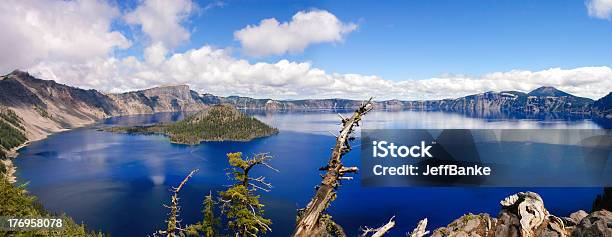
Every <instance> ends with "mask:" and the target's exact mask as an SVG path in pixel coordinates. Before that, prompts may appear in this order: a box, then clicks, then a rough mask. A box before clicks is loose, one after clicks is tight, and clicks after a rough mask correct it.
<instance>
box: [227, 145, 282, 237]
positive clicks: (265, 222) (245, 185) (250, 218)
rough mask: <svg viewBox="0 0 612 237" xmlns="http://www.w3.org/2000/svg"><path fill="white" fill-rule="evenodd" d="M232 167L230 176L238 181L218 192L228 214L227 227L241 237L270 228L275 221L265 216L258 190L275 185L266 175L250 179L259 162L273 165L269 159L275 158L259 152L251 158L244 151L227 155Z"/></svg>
mask: <svg viewBox="0 0 612 237" xmlns="http://www.w3.org/2000/svg"><path fill="white" fill-rule="evenodd" d="M227 158H228V160H229V163H230V165H231V166H232V169H231V171H230V173H228V174H230V175H232V176H233V179H234V180H235V181H236V183H235V184H234V185H232V186H231V187H229V188H228V189H227V190H226V191H222V192H219V195H220V200H221V203H222V213H223V214H225V216H226V217H227V220H228V223H227V226H228V227H229V228H230V229H231V230H233V231H234V232H235V233H236V235H240V236H244V237H246V236H257V234H259V233H266V232H268V231H271V230H272V229H271V228H270V225H271V224H272V221H271V220H270V219H267V218H265V217H264V216H263V215H264V210H263V207H264V205H263V204H262V203H261V202H260V201H259V198H260V197H259V195H256V194H255V192H256V191H257V190H263V191H266V192H268V191H270V188H272V185H271V184H270V183H267V182H266V181H265V177H259V178H251V177H249V172H250V171H251V169H252V168H253V167H255V166H257V165H263V166H266V167H268V168H270V169H273V170H275V171H277V170H276V169H274V168H272V167H271V166H270V165H269V164H268V163H267V162H268V161H269V160H270V159H272V157H271V156H269V155H268V154H258V155H256V156H254V157H253V158H251V159H243V158H242V153H240V152H237V153H229V154H227Z"/></svg>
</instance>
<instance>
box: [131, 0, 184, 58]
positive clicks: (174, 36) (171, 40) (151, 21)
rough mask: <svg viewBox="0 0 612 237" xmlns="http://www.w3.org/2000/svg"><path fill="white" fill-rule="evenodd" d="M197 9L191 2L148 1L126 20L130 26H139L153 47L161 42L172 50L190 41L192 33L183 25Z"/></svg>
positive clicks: (180, 0)
mask: <svg viewBox="0 0 612 237" xmlns="http://www.w3.org/2000/svg"><path fill="white" fill-rule="evenodd" d="M195 8H196V5H195V4H194V3H193V2H192V1H191V0H176V1H167V0H146V1H144V2H142V3H141V4H140V5H138V7H136V9H134V11H132V12H129V13H127V14H126V15H125V16H124V18H125V21H126V22H127V23H128V24H133V25H139V26H140V27H141V29H142V32H144V33H145V34H146V35H147V36H148V37H149V39H150V40H151V45H153V44H155V43H158V42H161V43H163V45H164V46H165V47H169V48H172V47H176V46H178V45H179V44H180V43H182V42H184V41H186V40H188V39H189V36H190V33H189V31H188V30H187V29H186V28H185V27H184V26H183V25H181V23H182V22H183V21H185V20H186V19H187V18H188V17H189V15H190V14H191V13H192V12H193V11H194V10H195Z"/></svg>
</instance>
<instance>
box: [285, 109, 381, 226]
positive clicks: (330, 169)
mask: <svg viewBox="0 0 612 237" xmlns="http://www.w3.org/2000/svg"><path fill="white" fill-rule="evenodd" d="M371 101H372V99H371V98H370V100H368V101H367V102H365V103H363V104H362V105H361V106H360V107H359V108H358V109H357V110H355V113H353V115H352V116H351V117H350V118H342V116H340V117H341V119H342V130H340V135H338V137H337V139H336V145H335V146H334V148H333V150H332V155H331V157H330V159H329V162H328V163H327V166H325V167H323V168H321V170H325V171H327V172H326V174H325V176H323V180H322V181H321V184H320V185H319V187H318V188H317V191H316V193H315V195H314V197H313V198H312V199H311V201H310V203H308V205H307V206H306V208H305V209H304V210H303V211H302V213H301V215H300V216H299V218H298V222H297V224H296V227H295V230H294V232H293V236H300V237H301V236H314V235H315V233H320V232H318V231H317V229H318V228H325V226H322V225H323V224H322V223H320V222H319V220H320V218H321V214H322V213H323V211H325V209H326V208H327V207H328V206H329V204H330V202H331V201H332V200H333V199H334V198H335V190H336V188H338V185H339V182H338V181H339V180H340V179H351V178H352V177H344V175H345V174H346V173H354V172H356V171H357V168H356V167H344V166H343V165H342V160H341V159H342V156H343V155H344V154H346V153H348V152H349V151H350V150H351V147H350V145H349V140H352V139H353V138H352V137H351V136H350V135H351V133H353V132H354V130H353V129H354V127H355V126H359V122H360V121H361V116H363V115H364V114H366V113H367V112H368V111H370V110H371V109H372V103H371Z"/></svg>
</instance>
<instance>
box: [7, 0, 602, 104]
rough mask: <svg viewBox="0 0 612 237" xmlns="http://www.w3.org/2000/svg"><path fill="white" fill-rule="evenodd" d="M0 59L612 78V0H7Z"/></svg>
mask: <svg viewBox="0 0 612 237" xmlns="http://www.w3.org/2000/svg"><path fill="white" fill-rule="evenodd" d="M7 1H9V2H7V4H2V5H0V32H3V33H4V37H0V45H6V47H2V48H0V72H2V73H3V74H5V73H8V72H10V71H12V70H14V69H22V70H28V71H29V72H31V73H32V74H34V75H35V76H38V77H40V78H43V79H52V80H56V81H58V82H61V83H65V84H68V85H72V86H77V87H82V88H93V89H97V90H101V91H104V92H124V91H131V90H138V89H145V88H150V87H155V86H161V85H176V84H186V85H189V86H190V87H191V88H192V89H193V90H195V91H197V92H200V93H212V94H215V95H221V96H229V95H240V96H250V97H256V98H271V99H302V98H353V99H363V98H365V97H370V96H374V97H376V98H378V99H403V100H421V99H440V98H454V97H459V96H465V95H469V94H476V93H482V92H485V91H504V90H518V91H530V90H533V89H535V88H538V87H540V86H553V87H556V88H558V89H561V90H564V91H566V92H569V93H572V94H575V95H578V96H584V97H589V98H593V99H597V98H600V97H602V96H604V95H607V94H608V93H610V91H612V80H611V79H612V47H610V45H611V43H612V0H585V1H552V0H542V1H522V0H515V1H484V0H482V1H477V0H469V1H468V0H466V1H424V0H423V1H228V0H214V1H200V0H137V1H135V0H131V1H119V0H66V1H55V0H31V1H19V0H7Z"/></svg>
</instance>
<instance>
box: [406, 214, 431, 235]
mask: <svg viewBox="0 0 612 237" xmlns="http://www.w3.org/2000/svg"><path fill="white" fill-rule="evenodd" d="M426 228H427V218H425V219H423V220H420V221H419V223H418V224H417V226H416V228H414V230H412V233H408V234H406V236H408V237H423V236H425V235H426V234H429V231H428V230H426Z"/></svg>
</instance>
